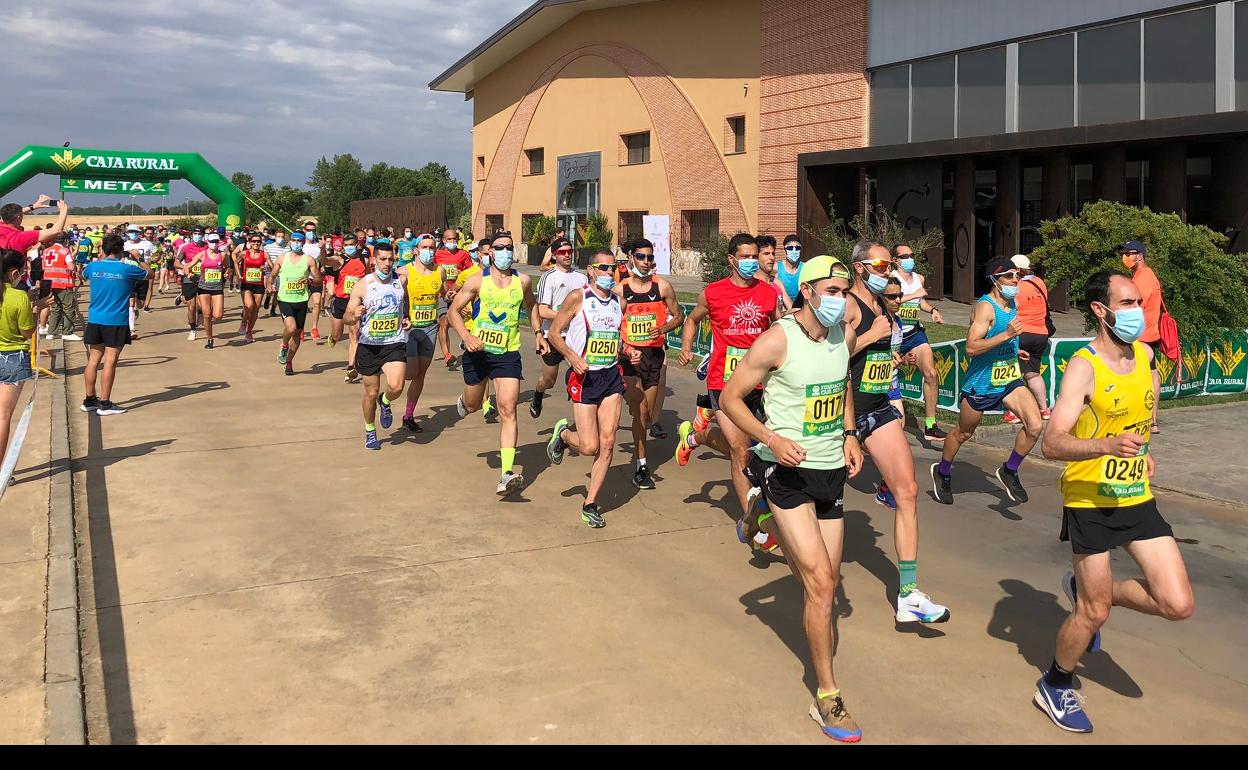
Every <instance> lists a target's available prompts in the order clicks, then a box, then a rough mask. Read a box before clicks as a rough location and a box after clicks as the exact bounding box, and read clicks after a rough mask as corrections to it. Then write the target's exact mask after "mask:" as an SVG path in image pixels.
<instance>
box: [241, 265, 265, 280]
mask: <svg viewBox="0 0 1248 770" xmlns="http://www.w3.org/2000/svg"><path fill="white" fill-rule="evenodd" d="M243 280H244V281H245V282H247V283H260V282H261V281H263V280H264V277H263V275H262V273H261V270H260V268H258V267H249V268H247V269H246V272H244V273H243Z"/></svg>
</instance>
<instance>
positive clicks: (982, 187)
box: [975, 161, 997, 294]
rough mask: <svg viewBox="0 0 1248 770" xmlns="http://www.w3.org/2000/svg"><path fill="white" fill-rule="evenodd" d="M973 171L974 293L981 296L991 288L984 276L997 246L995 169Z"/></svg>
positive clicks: (994, 162) (992, 162) (993, 162)
mask: <svg viewBox="0 0 1248 770" xmlns="http://www.w3.org/2000/svg"><path fill="white" fill-rule="evenodd" d="M981 162H984V163H991V164H993V167H992V168H977V169H975V293H976V294H983V293H985V292H987V291H988V290H989V289H991V288H992V287H991V286H990V285H989V284H990V283H991V282H990V281H989V280H988V277H987V276H986V275H984V273H985V271H986V270H987V267H988V263H989V262H991V261H992V258H993V256H994V255H995V254H996V250H997V246H996V240H997V169H996V168H995V164H996V161H981Z"/></svg>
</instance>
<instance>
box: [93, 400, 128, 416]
mask: <svg viewBox="0 0 1248 770" xmlns="http://www.w3.org/2000/svg"><path fill="white" fill-rule="evenodd" d="M95 413H96V414H100V415H104V414H125V413H126V410H125V409H122V408H121V407H119V406H117V405H116V404H114V403H113V402H112V401H101V402H100V406H99V408H98V409H96V410H95Z"/></svg>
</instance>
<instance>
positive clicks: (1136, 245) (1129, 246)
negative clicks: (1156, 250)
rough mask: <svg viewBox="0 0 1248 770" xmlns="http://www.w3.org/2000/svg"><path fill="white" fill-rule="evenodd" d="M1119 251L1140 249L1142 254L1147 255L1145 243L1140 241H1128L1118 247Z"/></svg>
mask: <svg viewBox="0 0 1248 770" xmlns="http://www.w3.org/2000/svg"><path fill="white" fill-rule="evenodd" d="M1118 251H1119V252H1120V253H1121V252H1124V251H1138V252H1140V256H1147V254H1146V253H1145V251H1144V244H1142V243H1140V242H1139V241H1127V242H1126V243H1124V244H1122V245H1121V246H1119V247H1118Z"/></svg>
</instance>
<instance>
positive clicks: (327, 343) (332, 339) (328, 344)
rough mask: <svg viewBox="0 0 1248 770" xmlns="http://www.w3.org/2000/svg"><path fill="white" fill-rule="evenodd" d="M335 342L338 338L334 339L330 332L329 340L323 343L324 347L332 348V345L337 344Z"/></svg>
mask: <svg viewBox="0 0 1248 770" xmlns="http://www.w3.org/2000/svg"><path fill="white" fill-rule="evenodd" d="M337 344H338V340H336V339H334V335H332V334H331V335H329V340H328V341H326V343H325V347H327V348H332V347H333V346H334V345H337Z"/></svg>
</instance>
